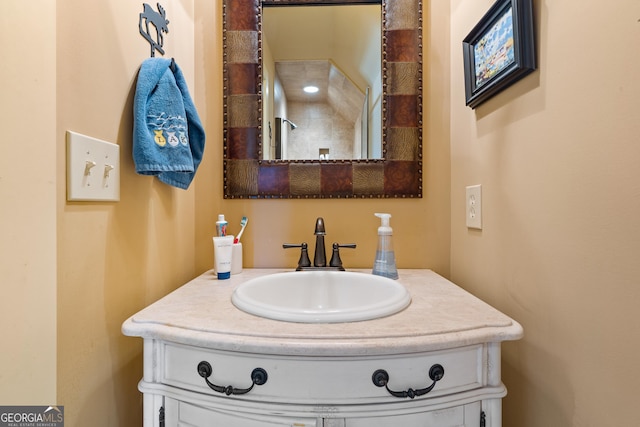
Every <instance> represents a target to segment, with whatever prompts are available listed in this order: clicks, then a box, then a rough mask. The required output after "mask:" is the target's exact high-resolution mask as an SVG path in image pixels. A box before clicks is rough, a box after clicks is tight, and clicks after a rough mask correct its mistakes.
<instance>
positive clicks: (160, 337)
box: [123, 270, 522, 427]
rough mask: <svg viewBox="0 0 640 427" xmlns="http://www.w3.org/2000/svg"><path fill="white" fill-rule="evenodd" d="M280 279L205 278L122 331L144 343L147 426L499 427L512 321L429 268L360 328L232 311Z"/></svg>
mask: <svg viewBox="0 0 640 427" xmlns="http://www.w3.org/2000/svg"><path fill="white" fill-rule="evenodd" d="M278 271H281V270H244V271H243V273H241V274H239V275H236V276H232V279H230V280H225V281H217V280H216V279H215V275H214V274H213V273H211V272H209V273H205V274H204V275H202V276H200V277H198V278H196V279H194V280H193V281H191V282H190V283H188V284H186V285H185V286H183V287H181V288H179V289H178V290H176V291H175V292H173V293H171V294H169V295H168V296H166V297H165V298H163V299H161V300H159V301H158V302H156V303H154V304H152V305H151V306H149V307H147V308H145V309H144V310H142V311H140V312H139V313H137V314H135V315H133V316H132V317H131V318H130V319H128V320H127V321H126V322H125V323H124V324H123V332H124V333H125V334H126V335H129V336H137V337H142V338H143V340H144V341H143V342H144V367H143V378H142V380H141V381H140V384H139V389H140V391H141V392H142V393H144V426H145V427H152V426H153V427H161V426H162V427H164V426H170V427H174V426H202V427H204V426H225V427H235V426H238V427H254V426H296V427H303V426H304V427H310V426H315V427H365V426H366V427H397V426H407V427H413V426H415V427H449V426H451V427H460V426H465V427H466V426H473V427H477V426H489V427H499V426H500V425H501V399H502V398H503V397H504V396H505V395H506V388H505V386H504V385H503V384H502V382H501V378H500V346H501V342H502V341H505V340H515V339H519V338H520V337H521V336H522V328H521V327H520V325H519V324H518V323H517V322H515V321H513V320H512V319H510V318H509V317H507V316H505V315H504V314H502V313H500V312H499V311H497V310H495V309H494V308H492V307H490V306H488V305H487V304H485V303H484V302H482V301H480V300H479V299H477V298H475V297H473V296H472V295H470V294H468V293H467V292H465V291H463V290H462V289H460V288H459V287H457V286H455V285H454V284H452V283H451V282H448V281H447V280H445V279H444V278H442V277H440V276H438V275H437V274H435V273H433V272H431V271H429V270H401V271H400V277H401V278H400V281H401V283H402V284H403V285H404V286H406V287H407V288H408V289H409V291H410V293H411V296H412V302H411V305H410V306H409V307H408V308H407V309H405V310H404V311H402V312H400V313H398V314H396V315H393V316H389V317H386V318H381V319H375V320H369V321H364V322H353V323H336V324H300V323H288V322H280V321H276V320H269V319H263V318H259V317H256V316H252V315H249V314H246V313H244V312H242V311H240V310H238V309H236V308H235V307H234V306H233V305H232V304H231V302H230V297H231V293H232V291H233V289H234V288H235V287H236V286H238V285H240V284H241V283H242V282H243V281H245V280H248V279H250V278H253V277H257V276H258V275H263V274H269V273H275V272H278ZM291 274H295V273H294V272H292V273H291Z"/></svg>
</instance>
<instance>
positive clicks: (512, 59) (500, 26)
mask: <svg viewBox="0 0 640 427" xmlns="http://www.w3.org/2000/svg"><path fill="white" fill-rule="evenodd" d="M462 47H463V53H464V80H465V95H466V102H467V106H469V107H471V108H476V107H477V106H478V105H480V104H482V103H483V102H485V101H486V100H488V99H489V98H491V97H492V96H494V95H495V94H497V93H498V92H500V91H502V90H504V89H506V88H507V87H509V86H510V85H512V84H513V83H515V82H516V81H518V80H520V79H521V78H523V77H524V76H526V75H527V74H529V73H531V72H532V71H533V70H535V69H536V60H535V42H534V31H533V5H532V0H497V1H496V2H495V3H494V4H493V6H491V9H489V11H488V12H487V13H486V14H485V15H484V16H483V17H482V19H481V20H480V22H478V23H477V24H476V26H475V27H474V28H473V30H471V32H470V33H469V34H468V35H467V37H465V39H464V40H463V41H462Z"/></svg>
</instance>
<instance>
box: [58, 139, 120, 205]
mask: <svg viewBox="0 0 640 427" xmlns="http://www.w3.org/2000/svg"><path fill="white" fill-rule="evenodd" d="M67 200H69V201H99V202H117V201H119V200H120V146H119V145H118V144H112V143H110V142H106V141H101V140H99V139H96V138H92V137H89V136H86V135H81V134H79V133H75V132H71V131H67Z"/></svg>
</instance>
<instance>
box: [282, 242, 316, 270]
mask: <svg viewBox="0 0 640 427" xmlns="http://www.w3.org/2000/svg"><path fill="white" fill-rule="evenodd" d="M282 247H283V248H284V249H289V248H301V249H300V259H299V260H298V267H297V268H296V271H299V270H302V268H303V267H311V260H310V259H309V251H308V250H307V247H308V245H307V242H302V243H301V244H299V245H298V244H295V243H284V244H283V245H282Z"/></svg>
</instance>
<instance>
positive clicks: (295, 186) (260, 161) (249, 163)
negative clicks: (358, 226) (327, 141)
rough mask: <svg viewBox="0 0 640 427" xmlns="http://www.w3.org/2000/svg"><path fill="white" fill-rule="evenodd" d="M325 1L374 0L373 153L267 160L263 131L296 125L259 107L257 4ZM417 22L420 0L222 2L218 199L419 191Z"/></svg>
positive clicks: (261, 49) (262, 89)
mask: <svg viewBox="0 0 640 427" xmlns="http://www.w3.org/2000/svg"><path fill="white" fill-rule="evenodd" d="M329 3H331V4H348V5H353V4H358V3H379V4H380V7H381V14H380V23H381V26H380V31H381V34H382V43H381V58H382V59H381V62H382V65H381V71H382V72H381V82H382V92H381V95H380V98H381V101H382V102H381V112H380V116H381V120H380V122H381V123H379V124H378V125H379V126H381V158H373V159H345V158H340V159H337V158H335V157H334V156H332V155H331V153H330V152H329V153H326V152H325V153H322V152H320V151H319V152H318V156H317V157H315V156H314V157H315V158H313V159H302V160H280V159H272V157H271V153H269V154H268V155H267V154H265V150H269V151H270V152H271V150H272V147H271V145H270V142H266V143H265V137H264V135H267V136H269V135H271V137H273V133H274V132H275V130H276V129H275V124H276V121H277V119H280V123H279V127H280V131H282V129H283V128H284V129H286V128H290V129H291V128H293V127H294V126H300V124H296V123H295V121H294V120H292V119H291V118H288V117H283V116H282V115H276V114H273V120H271V117H272V116H271V113H268V112H267V111H265V110H266V108H265V107H264V106H263V105H264V104H263V99H265V98H267V97H268V96H270V94H269V93H267V91H269V89H270V86H269V85H266V84H265V81H264V80H263V79H264V78H265V69H266V67H264V66H263V56H264V55H265V45H264V37H265V36H264V34H263V30H264V26H263V17H264V8H269V7H270V6H274V5H278V6H296V7H301V6H305V7H306V6H309V5H315V6H318V5H320V4H322V5H326V4H329ZM338 13H340V12H338ZM421 25H422V4H421V1H420V0H382V2H379V1H378V2H376V1H371V0H339V1H331V0H329V1H327V0H325V1H323V2H318V1H310V0H262V1H260V0H224V1H223V78H224V82H223V90H224V100H223V104H224V105H223V110H224V197H225V198H349V197H359V198H372V197H422V28H421ZM341 42H342V43H348V42H349V40H344V39H343V40H341ZM266 73H267V76H266V77H267V78H268V70H267V71H266ZM267 81H268V80H267ZM272 90H273V89H272ZM373 91H374V89H370V92H373ZM365 92H366V88H365ZM369 101H371V97H370V99H369ZM363 104H364V102H363ZM267 108H268V107H267ZM368 120H370V121H371V123H370V124H369V125H367V128H368V129H375V126H376V123H375V118H374V116H373V115H367V114H362V117H361V119H360V122H361V124H360V126H361V132H363V133H364V132H365V125H364V122H366V121H368ZM292 122H293V123H292ZM354 145H355V144H354ZM320 148H323V147H320ZM320 148H318V150H319V149H320ZM324 148H326V147H324ZM363 150H364V148H363ZM322 154H325V155H324V156H323V158H322V159H321V158H320V156H321V155H322ZM327 154H328V156H327Z"/></svg>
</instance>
